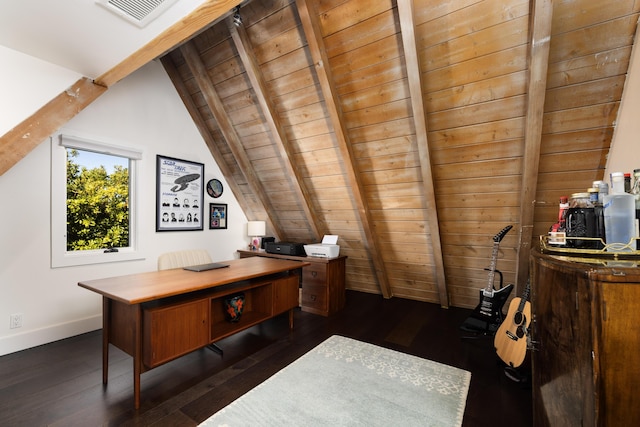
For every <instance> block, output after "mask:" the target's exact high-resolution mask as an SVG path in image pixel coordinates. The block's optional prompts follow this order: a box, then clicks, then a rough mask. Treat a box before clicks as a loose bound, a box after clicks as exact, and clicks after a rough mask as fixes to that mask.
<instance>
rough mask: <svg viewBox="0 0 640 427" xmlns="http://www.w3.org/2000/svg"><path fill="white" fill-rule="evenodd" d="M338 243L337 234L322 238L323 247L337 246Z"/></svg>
mask: <svg viewBox="0 0 640 427" xmlns="http://www.w3.org/2000/svg"><path fill="white" fill-rule="evenodd" d="M336 243H338V236H337V235H335V234H325V235H324V237H323V238H322V244H323V245H335V244H336Z"/></svg>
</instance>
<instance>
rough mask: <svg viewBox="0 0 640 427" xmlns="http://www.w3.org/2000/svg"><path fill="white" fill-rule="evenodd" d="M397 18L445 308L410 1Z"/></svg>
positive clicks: (403, 0) (406, 0)
mask: <svg viewBox="0 0 640 427" xmlns="http://www.w3.org/2000/svg"><path fill="white" fill-rule="evenodd" d="M398 15H399V17H400V32H401V34H402V47H403V50H404V60H405V64H406V67H407V81H408V84H409V94H410V96H411V108H412V110H413V122H414V126H415V129H416V142H417V144H418V156H419V157H420V172H421V177H422V188H423V191H424V204H425V211H426V213H427V222H428V223H429V234H430V235H431V247H432V249H433V264H434V270H435V275H436V277H435V279H436V285H437V286H438V295H439V297H440V305H441V306H442V307H445V308H448V307H449V294H448V291H447V280H446V276H445V274H444V259H443V256H442V244H441V241H440V225H439V221H438V209H437V204H436V195H435V189H434V185H433V174H432V171H431V156H430V154H429V138H428V136H427V130H428V127H427V119H426V117H427V112H426V108H425V105H424V98H423V96H422V88H423V85H422V73H421V71H420V61H419V55H418V44H417V42H416V34H415V21H414V13H413V0H398Z"/></svg>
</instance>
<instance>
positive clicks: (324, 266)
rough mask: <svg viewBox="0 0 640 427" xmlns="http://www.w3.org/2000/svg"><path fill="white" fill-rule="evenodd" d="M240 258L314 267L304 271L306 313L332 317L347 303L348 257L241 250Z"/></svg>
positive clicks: (303, 288)
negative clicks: (305, 264) (271, 259)
mask: <svg viewBox="0 0 640 427" xmlns="http://www.w3.org/2000/svg"><path fill="white" fill-rule="evenodd" d="M238 253H239V254H240V258H248V257H252V256H261V257H267V258H279V259H288V260H294V261H304V262H308V263H310V265H309V266H307V267H305V268H303V269H302V302H301V308H302V311H307V312H309V313H314V314H320V315H322V316H329V315H331V314H333V313H335V312H337V311H339V310H341V309H342V308H344V302H345V269H346V267H345V264H346V259H347V257H346V256H345V255H342V256H338V257H335V258H319V257H304V256H294V255H279V254H270V253H267V252H265V251H247V250H239V251H238Z"/></svg>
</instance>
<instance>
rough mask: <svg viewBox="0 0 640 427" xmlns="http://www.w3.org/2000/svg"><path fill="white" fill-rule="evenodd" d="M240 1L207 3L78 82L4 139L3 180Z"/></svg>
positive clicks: (0, 168) (1, 146)
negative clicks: (118, 86) (102, 99)
mask: <svg viewBox="0 0 640 427" xmlns="http://www.w3.org/2000/svg"><path fill="white" fill-rule="evenodd" d="M238 1H239V0H205V1H204V2H203V3H202V5H200V6H199V7H198V8H196V9H195V10H194V11H193V12H191V13H190V14H189V15H187V16H185V17H184V18H182V19H181V20H180V21H179V22H177V23H176V24H174V25H172V26H171V27H169V28H168V29H166V30H165V31H163V32H162V33H161V34H160V35H159V36H157V37H156V38H154V39H153V40H151V41H150V42H149V43H147V44H146V45H144V46H143V47H142V48H140V49H139V50H137V51H136V52H134V53H133V54H132V55H130V56H129V57H127V58H126V59H125V60H124V61H122V62H120V63H119V64H118V65H116V66H115V67H113V68H112V69H110V70H109V71H107V72H106V73H104V74H103V75H101V76H100V77H98V78H97V79H95V81H94V82H95V84H93V83H91V80H90V79H87V78H84V79H80V80H78V82H76V83H75V84H74V85H73V86H72V87H71V88H69V89H67V90H66V91H64V92H62V93H61V94H60V95H58V96H57V97H56V98H54V99H53V100H51V101H50V102H49V103H48V104H47V105H45V106H44V107H42V108H41V109H39V110H38V111H37V112H35V113H34V114H33V115H31V116H30V117H28V118H27V119H25V120H23V121H22V122H21V123H20V124H19V125H17V126H16V127H15V128H13V129H12V130H10V131H9V132H7V133H6V134H5V135H3V136H2V138H0V176H1V175H3V174H4V173H5V172H6V171H7V170H9V169H10V168H11V167H13V165H15V164H16V163H18V162H19V161H20V160H21V159H22V158H23V157H24V156H26V155H27V154H28V153H29V152H30V151H31V150H33V149H34V148H35V147H36V146H38V145H39V144H40V143H41V142H42V141H44V140H45V139H46V138H47V137H48V136H49V135H51V134H52V133H53V132H55V131H56V130H57V129H59V128H60V127H61V126H62V125H64V124H65V123H67V122H68V121H69V120H71V119H72V118H73V117H74V116H75V115H76V114H78V113H79V112H80V111H82V110H83V109H85V108H86V107H87V106H88V105H89V104H91V103H92V102H93V101H95V99H96V98H98V96H100V95H102V93H104V91H105V90H106V88H108V87H110V86H111V85H113V84H115V83H117V82H119V81H120V80H122V79H123V78H125V77H127V76H128V75H129V74H131V73H133V72H134V71H136V70H137V69H138V68H140V67H142V66H143V65H145V64H146V63H148V62H149V61H151V60H153V59H155V58H158V57H160V56H161V55H162V54H163V53H165V52H167V51H169V50H170V49H172V48H174V47H175V46H176V45H178V44H180V43H183V42H184V41H185V40H188V39H189V38H191V37H192V36H193V35H194V34H196V33H198V32H200V31H201V30H202V29H204V28H206V27H208V26H209V25H211V24H212V23H213V22H215V21H216V20H217V19H219V18H220V17H221V16H223V15H224V14H226V13H228V12H229V11H230V10H231V9H233V7H234V6H236V5H237V4H238Z"/></svg>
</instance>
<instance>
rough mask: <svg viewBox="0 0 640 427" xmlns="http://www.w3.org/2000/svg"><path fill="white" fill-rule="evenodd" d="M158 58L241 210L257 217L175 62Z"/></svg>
mask: <svg viewBox="0 0 640 427" xmlns="http://www.w3.org/2000/svg"><path fill="white" fill-rule="evenodd" d="M160 60H161V62H162V66H163V67H164V69H165V71H166V72H167V74H168V75H169V78H170V79H171V81H172V82H173V85H174V87H175V88H176V91H177V92H178V95H179V96H180V98H181V99H182V102H183V103H184V105H185V107H186V108H187V111H188V112H189V114H190V115H191V119H192V120H193V122H194V123H195V125H196V127H197V128H198V131H199V132H200V135H201V136H202V139H204V142H205V144H207V147H208V148H209V152H211V155H212V156H213V158H214V160H215V162H216V164H217V165H218V167H219V168H220V171H221V172H222V175H223V176H224V178H225V180H226V181H227V184H228V185H229V188H230V189H231V192H232V193H233V195H234V196H235V198H236V199H237V200H238V204H239V205H240V207H241V208H242V211H243V212H245V215H247V216H248V217H252V218H258V214H257V213H255V212H253V210H252V209H251V206H250V204H249V202H248V201H247V199H246V197H245V196H244V193H243V192H242V190H241V189H240V186H239V185H238V184H237V183H236V180H235V178H234V177H233V171H232V170H231V168H230V167H229V166H228V165H227V162H226V161H225V159H224V156H223V154H222V152H221V151H220V149H219V148H218V145H217V143H216V140H215V138H214V136H213V134H212V133H211V131H210V130H209V127H208V126H207V124H206V123H205V121H204V119H203V118H202V115H201V114H200V112H199V111H198V107H197V106H196V104H195V102H193V98H192V97H191V94H189V90H188V89H187V86H186V85H185V84H184V81H183V80H182V77H181V76H180V74H179V73H178V70H177V69H176V67H175V64H174V63H173V60H172V59H171V57H170V55H165V56H163V57H162V58H161V59H160Z"/></svg>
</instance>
